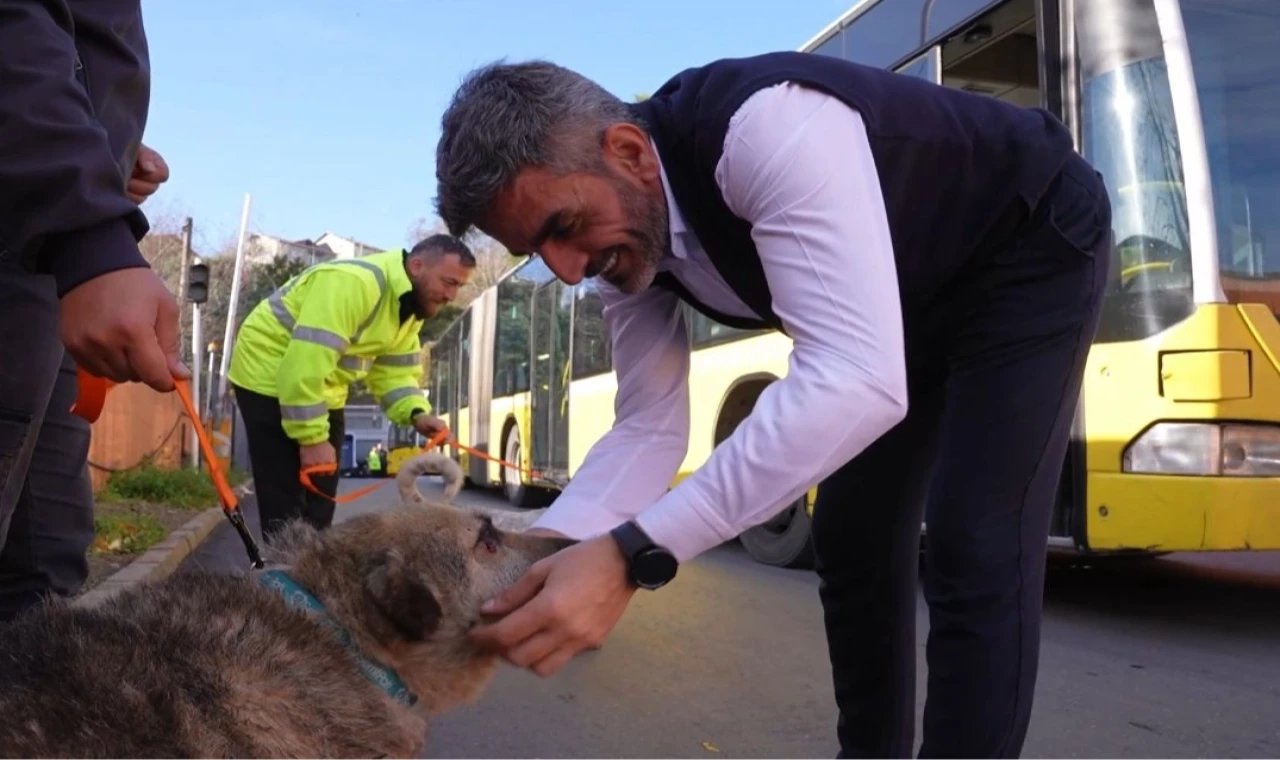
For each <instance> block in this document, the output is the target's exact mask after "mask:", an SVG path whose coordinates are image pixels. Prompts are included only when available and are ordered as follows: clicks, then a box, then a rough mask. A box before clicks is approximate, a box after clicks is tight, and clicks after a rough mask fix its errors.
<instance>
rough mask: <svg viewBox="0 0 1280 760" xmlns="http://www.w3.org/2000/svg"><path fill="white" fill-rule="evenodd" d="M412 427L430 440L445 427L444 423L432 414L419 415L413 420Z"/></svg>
mask: <svg viewBox="0 0 1280 760" xmlns="http://www.w3.org/2000/svg"><path fill="white" fill-rule="evenodd" d="M413 427H414V429H416V430H417V431H418V432H419V433H422V434H423V435H425V436H426V437H427V438H431V437H432V436H434V435H435V434H436V433H439V432H440V431H441V430H444V427H445V425H444V421H443V420H441V419H440V418H439V417H437V416H435V415H434V414H419V415H418V416H417V417H414V418H413Z"/></svg>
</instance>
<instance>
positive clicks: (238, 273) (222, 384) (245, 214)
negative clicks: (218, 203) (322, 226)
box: [217, 193, 249, 407]
mask: <svg viewBox="0 0 1280 760" xmlns="http://www.w3.org/2000/svg"><path fill="white" fill-rule="evenodd" d="M248 226H249V194H248V193H245V195H244V210H243V211H241V213H240V241H239V242H238V243H237V244H236V266H235V274H234V275H232V279H231V303H230V305H229V306H228V307H227V329H226V334H225V335H223V337H222V347H221V348H222V366H221V368H220V369H219V370H218V396H217V398H218V401H219V402H222V401H223V400H224V399H226V397H227V365H228V364H229V363H230V362H231V344H232V343H231V336H232V334H233V333H234V332H235V329H236V304H237V302H238V301H239V300H240V280H241V279H242V278H243V275H244V237H245V233H246V232H247V228H248ZM221 405H222V404H221V403H219V407H221Z"/></svg>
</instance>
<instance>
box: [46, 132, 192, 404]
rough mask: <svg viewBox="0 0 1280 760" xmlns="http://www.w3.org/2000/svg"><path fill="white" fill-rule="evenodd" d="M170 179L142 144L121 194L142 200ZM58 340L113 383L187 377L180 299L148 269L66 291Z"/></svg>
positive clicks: (162, 385)
mask: <svg viewBox="0 0 1280 760" xmlns="http://www.w3.org/2000/svg"><path fill="white" fill-rule="evenodd" d="M168 179H169V166H168V164H166V163H165V161H164V159H163V158H161V157H160V154H159V153H157V152H155V151H154V150H152V149H151V148H148V147H147V146H145V145H143V146H141V147H139V149H138V157H137V160H136V161H135V162H134V169H133V176H132V178H130V180H129V185H128V187H127V189H126V190H125V195H127V196H129V200H131V201H133V202H134V203H137V204H141V203H143V202H144V201H146V200H147V198H149V197H150V196H151V195H152V194H154V193H155V192H156V191H157V190H159V189H160V185H161V184H162V183H164V182H165V181H167V180H168ZM62 342H63V344H64V345H65V346H66V348H67V352H68V353H70V354H71V356H72V357H73V358H74V359H75V360H76V361H77V362H78V363H79V364H80V366H82V367H84V368H85V369H86V370H88V371H89V372H91V373H93V374H95V375H97V376H99V377H105V378H108V379H110V380H113V381H115V382H117V383H124V382H132V381H141V382H144V383H146V384H147V385H149V386H151V387H152V388H154V389H155V390H157V391H160V392H162V393H166V392H168V391H171V390H173V387H174V385H173V381H174V378H177V379H179V380H186V379H189V378H190V377H191V372H190V370H188V369H187V368H186V366H185V365H183V363H182V360H181V356H182V354H181V350H180V347H179V337H178V302H177V301H176V300H175V299H174V297H173V294H172V293H170V292H169V289H168V288H167V287H166V286H165V284H164V281H163V280H161V279H160V277H159V275H157V274H156V273H155V272H154V271H152V270H151V269H149V268H145V267H132V268H128V269H118V270H116V271H114V272H107V273H106V274H102V275H99V276H97V277H94V278H93V279H91V280H88V281H86V282H84V283H82V284H81V285H79V286H77V287H75V288H73V289H71V290H70V291H68V292H67V293H66V295H64V296H63V297H62Z"/></svg>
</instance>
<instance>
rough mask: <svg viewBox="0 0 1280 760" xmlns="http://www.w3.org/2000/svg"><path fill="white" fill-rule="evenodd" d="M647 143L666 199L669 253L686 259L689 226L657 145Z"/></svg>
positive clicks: (687, 255)
mask: <svg viewBox="0 0 1280 760" xmlns="http://www.w3.org/2000/svg"><path fill="white" fill-rule="evenodd" d="M649 145H651V146H652V147H653V155H654V158H655V159H656V160H657V162H658V176H659V177H660V178H661V180H662V194H663V196H664V197H665V198H666V199H667V225H668V226H669V227H670V228H671V255H673V256H675V257H676V258H677V259H686V258H688V257H689V254H688V248H687V247H686V245H685V237H684V236H685V235H686V234H688V232H689V228H688V226H687V225H686V224H685V221H684V215H683V214H681V213H680V207H679V206H678V205H676V199H675V197H674V196H673V195H671V182H670V181H668V179H667V170H666V168H664V167H663V165H662V156H661V154H659V153H658V146H657V145H656V144H655V143H654V142H653V141H652V140H650V141H649Z"/></svg>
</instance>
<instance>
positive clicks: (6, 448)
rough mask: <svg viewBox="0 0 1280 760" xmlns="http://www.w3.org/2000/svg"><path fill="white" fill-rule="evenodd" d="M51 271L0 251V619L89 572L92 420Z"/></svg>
mask: <svg viewBox="0 0 1280 760" xmlns="http://www.w3.org/2000/svg"><path fill="white" fill-rule="evenodd" d="M59 333H60V320H59V306H58V299H57V292H56V290H55V288H54V283H53V278H52V277H49V276H46V275H38V274H32V273H30V272H27V271H26V270H23V269H20V268H19V267H18V266H17V265H16V264H15V263H14V262H12V261H10V260H9V259H4V258H0V622H3V621H8V620H11V619H13V618H14V617H16V616H18V615H19V614H21V613H22V612H24V611H26V610H27V609H29V608H30V607H32V606H34V605H35V604H37V603H38V602H40V601H41V600H42V599H44V598H45V597H50V596H69V595H71V594H74V593H75V592H76V591H78V590H79V589H80V586H81V585H82V584H83V583H84V581H85V579H86V578H87V577H88V575H89V567H88V563H87V562H86V559H85V552H86V551H87V550H88V548H89V545H90V543H92V541H93V489H92V487H91V486H90V482H89V472H88V469H87V464H86V462H87V458H88V455H89V439H90V428H89V424H88V423H87V422H85V421H84V420H82V419H80V418H79V417H76V416H74V415H72V414H71V413H70V409H71V406H72V404H74V403H75V400H76V395H77V393H78V390H79V388H78V383H77V381H76V365H75V362H74V361H73V360H72V359H71V357H70V356H68V355H67V353H66V351H65V350H64V349H63V347H62V339H61V337H60V334H59Z"/></svg>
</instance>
